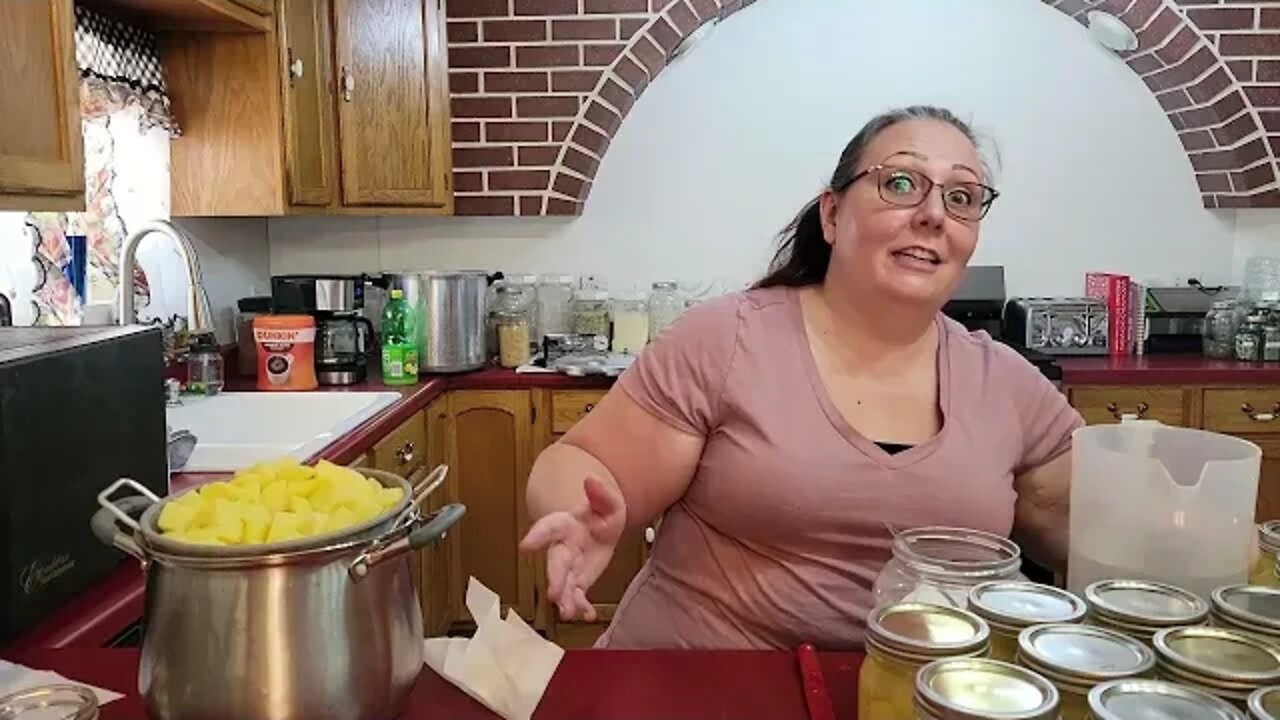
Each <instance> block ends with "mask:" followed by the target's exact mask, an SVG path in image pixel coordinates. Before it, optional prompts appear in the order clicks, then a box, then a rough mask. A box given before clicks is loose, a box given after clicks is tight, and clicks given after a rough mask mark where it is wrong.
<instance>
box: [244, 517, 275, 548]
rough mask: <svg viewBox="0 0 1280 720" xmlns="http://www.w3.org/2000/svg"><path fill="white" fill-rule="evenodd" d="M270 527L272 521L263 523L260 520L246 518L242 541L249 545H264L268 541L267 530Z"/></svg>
mask: <svg viewBox="0 0 1280 720" xmlns="http://www.w3.org/2000/svg"><path fill="white" fill-rule="evenodd" d="M270 527H271V521H270V520H267V521H263V520H260V519H258V518H252V517H245V519H244V536H243V538H242V541H243V542H244V543H245V544H248V545H252V544H256V543H264V542H266V541H267V530H268V529H269V528H270Z"/></svg>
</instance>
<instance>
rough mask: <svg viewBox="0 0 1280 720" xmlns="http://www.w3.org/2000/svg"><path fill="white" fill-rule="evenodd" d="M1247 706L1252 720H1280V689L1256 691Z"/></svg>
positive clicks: (1272, 688) (1271, 688)
mask: <svg viewBox="0 0 1280 720" xmlns="http://www.w3.org/2000/svg"><path fill="white" fill-rule="evenodd" d="M1246 705H1247V706H1248V708H1249V718H1250V720H1280V687H1268V688H1262V689H1261V690H1257V691H1255V692H1254V693H1253V694H1252V695H1250V696H1249V700H1248V702H1247V703H1246Z"/></svg>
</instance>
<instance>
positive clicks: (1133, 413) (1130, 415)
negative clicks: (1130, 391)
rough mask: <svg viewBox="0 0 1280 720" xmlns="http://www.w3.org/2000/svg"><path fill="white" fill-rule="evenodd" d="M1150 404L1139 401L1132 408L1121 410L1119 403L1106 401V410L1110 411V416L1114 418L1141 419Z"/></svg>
mask: <svg viewBox="0 0 1280 720" xmlns="http://www.w3.org/2000/svg"><path fill="white" fill-rule="evenodd" d="M1150 409H1151V406H1150V405H1148V404H1146V403H1145V402H1140V403H1138V404H1137V406H1136V407H1134V408H1133V409H1132V410H1121V409H1120V406H1119V405H1116V404H1115V403H1107V412H1109V413H1111V417H1113V418H1115V419H1116V420H1141V419H1142V418H1144V417H1146V416H1147V411H1148V410H1150Z"/></svg>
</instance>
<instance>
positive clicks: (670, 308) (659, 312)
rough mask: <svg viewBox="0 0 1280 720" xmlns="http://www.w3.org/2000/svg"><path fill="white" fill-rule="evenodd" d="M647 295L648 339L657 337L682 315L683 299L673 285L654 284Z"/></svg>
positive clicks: (663, 282)
mask: <svg viewBox="0 0 1280 720" xmlns="http://www.w3.org/2000/svg"><path fill="white" fill-rule="evenodd" d="M651 289H652V291H653V292H651V293H649V339H650V340H652V339H653V338H656V337H658V333H660V332H662V331H663V330H664V329H666V327H667V326H668V325H670V324H671V323H673V322H675V321H676V318H678V317H680V315H681V314H683V313H684V298H682V297H680V290H679V288H678V287H677V286H676V284H675V283H673V282H669V281H662V282H656V283H654V284H653V287H652V288H651Z"/></svg>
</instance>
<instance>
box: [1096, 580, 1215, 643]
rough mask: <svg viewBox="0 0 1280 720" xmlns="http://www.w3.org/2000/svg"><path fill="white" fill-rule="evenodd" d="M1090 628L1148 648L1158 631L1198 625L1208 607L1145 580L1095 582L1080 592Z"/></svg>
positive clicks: (1179, 591) (1191, 596)
mask: <svg viewBox="0 0 1280 720" xmlns="http://www.w3.org/2000/svg"><path fill="white" fill-rule="evenodd" d="M1084 600H1085V602H1086V603H1087V604H1088V605H1089V615H1088V618H1089V619H1088V622H1089V624H1091V625H1096V626H1098V627H1103V628H1107V629H1108V630H1115V631H1117V632H1120V633H1123V634H1125V635H1128V636H1129V637H1132V638H1136V639H1137V640H1140V641H1142V642H1143V643H1144V644H1146V645H1148V646H1150V645H1151V642H1152V637H1153V636H1154V635H1155V633H1156V632H1157V631H1159V630H1163V629H1165V628H1170V627H1177V626H1181V625H1200V624H1202V623H1203V622H1204V621H1205V619H1207V618H1208V617H1209V603H1207V602H1205V601H1204V600H1202V599H1200V598H1199V597H1198V596H1196V595H1194V594H1192V593H1190V592H1188V591H1186V590H1183V589H1182V588H1179V587H1174V586H1173V585H1165V584H1163V583H1156V582H1148V581H1146V580H1099V581H1098V582H1095V583H1093V584H1092V585H1090V586H1088V587H1086V588H1085V589H1084Z"/></svg>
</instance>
